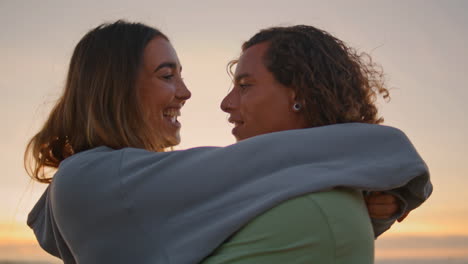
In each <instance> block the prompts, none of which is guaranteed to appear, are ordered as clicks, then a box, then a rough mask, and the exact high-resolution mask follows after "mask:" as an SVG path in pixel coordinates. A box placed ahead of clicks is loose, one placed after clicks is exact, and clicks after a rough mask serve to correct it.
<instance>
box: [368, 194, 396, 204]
mask: <svg viewBox="0 0 468 264" xmlns="http://www.w3.org/2000/svg"><path fill="white" fill-rule="evenodd" d="M365 200H366V202H368V203H375V204H393V203H397V199H396V197H395V196H393V195H391V194H372V195H369V196H367V197H366V199H365Z"/></svg>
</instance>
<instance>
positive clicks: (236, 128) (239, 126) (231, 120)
mask: <svg viewBox="0 0 468 264" xmlns="http://www.w3.org/2000/svg"><path fill="white" fill-rule="evenodd" d="M228 121H229V123H231V124H233V125H234V128H233V129H232V130H231V133H232V134H233V135H234V136H237V135H239V130H240V129H242V126H243V125H244V121H242V120H240V119H234V118H232V117H230V118H229V119H228Z"/></svg>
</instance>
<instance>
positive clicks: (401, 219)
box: [398, 212, 409, 223]
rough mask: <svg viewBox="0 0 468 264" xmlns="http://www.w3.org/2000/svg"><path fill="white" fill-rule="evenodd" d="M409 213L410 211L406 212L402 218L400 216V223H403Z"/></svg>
mask: <svg viewBox="0 0 468 264" xmlns="http://www.w3.org/2000/svg"><path fill="white" fill-rule="evenodd" d="M408 215H409V212H406V213H404V214H403V215H402V216H401V217H400V218H398V223H401V222H402V221H403V220H405V218H406V217H407V216H408Z"/></svg>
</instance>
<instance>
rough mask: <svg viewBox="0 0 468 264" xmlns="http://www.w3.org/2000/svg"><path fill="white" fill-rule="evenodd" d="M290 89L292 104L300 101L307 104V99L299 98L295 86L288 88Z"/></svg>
mask: <svg viewBox="0 0 468 264" xmlns="http://www.w3.org/2000/svg"><path fill="white" fill-rule="evenodd" d="M288 89H289V93H288V96H289V103H290V104H291V105H294V104H295V103H300V104H301V105H304V104H305V100H304V99H298V98H297V93H296V91H295V90H294V89H293V88H288Z"/></svg>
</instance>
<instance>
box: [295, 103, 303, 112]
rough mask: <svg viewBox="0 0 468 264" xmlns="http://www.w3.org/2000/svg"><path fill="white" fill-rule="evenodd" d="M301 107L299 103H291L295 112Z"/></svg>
mask: <svg viewBox="0 0 468 264" xmlns="http://www.w3.org/2000/svg"><path fill="white" fill-rule="evenodd" d="M301 109H302V105H301V104H300V103H295V104H294V105H293V110H294V111H295V112H299V110H301Z"/></svg>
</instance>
